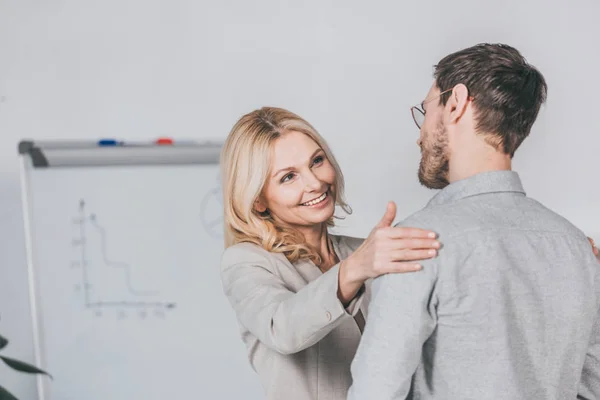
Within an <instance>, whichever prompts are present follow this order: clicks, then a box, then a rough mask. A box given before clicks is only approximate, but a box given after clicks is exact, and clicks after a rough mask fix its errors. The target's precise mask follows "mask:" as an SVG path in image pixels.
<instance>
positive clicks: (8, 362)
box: [0, 356, 52, 379]
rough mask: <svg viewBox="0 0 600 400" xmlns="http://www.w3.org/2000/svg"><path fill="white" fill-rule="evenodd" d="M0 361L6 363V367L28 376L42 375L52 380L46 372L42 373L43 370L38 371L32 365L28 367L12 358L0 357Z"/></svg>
mask: <svg viewBox="0 0 600 400" xmlns="http://www.w3.org/2000/svg"><path fill="white" fill-rule="evenodd" d="M0 360H2V361H4V362H5V363H6V365H8V366H9V367H11V368H12V369H14V370H17V371H20V372H27V373H29V374H44V375H47V376H48V377H50V379H52V375H50V374H49V373H47V372H46V371H43V370H41V369H39V368H38V367H34V366H33V365H29V364H27V363H25V362H23V361H19V360H15V359H14V358H8V357H4V356H0Z"/></svg>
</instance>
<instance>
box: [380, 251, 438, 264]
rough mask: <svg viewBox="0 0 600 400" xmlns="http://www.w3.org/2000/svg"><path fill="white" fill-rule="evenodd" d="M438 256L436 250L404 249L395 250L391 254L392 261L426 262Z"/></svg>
mask: <svg viewBox="0 0 600 400" xmlns="http://www.w3.org/2000/svg"><path fill="white" fill-rule="evenodd" d="M436 255H437V250H436V249H428V250H425V249H420V250H415V249H403V250H393V251H391V253H390V259H391V260H390V261H393V262H396V261H415V260H426V259H428V258H433V257H435V256H436Z"/></svg>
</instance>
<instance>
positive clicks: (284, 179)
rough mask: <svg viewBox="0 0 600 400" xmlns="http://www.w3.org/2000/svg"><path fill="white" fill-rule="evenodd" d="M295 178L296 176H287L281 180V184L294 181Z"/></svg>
mask: <svg viewBox="0 0 600 400" xmlns="http://www.w3.org/2000/svg"><path fill="white" fill-rule="evenodd" d="M293 177H294V174H287V175H285V176H284V177H283V178H281V183H285V182H287V181H289V180H290V179H292V178H293Z"/></svg>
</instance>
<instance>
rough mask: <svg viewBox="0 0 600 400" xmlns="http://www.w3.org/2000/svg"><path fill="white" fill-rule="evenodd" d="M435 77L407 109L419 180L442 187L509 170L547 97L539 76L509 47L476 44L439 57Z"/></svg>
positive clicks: (435, 186) (536, 71) (544, 83)
mask: <svg viewBox="0 0 600 400" xmlns="http://www.w3.org/2000/svg"><path fill="white" fill-rule="evenodd" d="M434 78H435V82H434V84H433V85H432V87H431V89H430V90H429V93H428V94H427V97H426V98H425V100H424V101H423V102H422V103H421V105H420V106H415V107H413V110H412V112H413V116H414V117H415V122H417V125H418V126H419V127H420V129H421V135H420V139H419V141H418V144H419V146H420V147H421V152H422V157H421V165H420V167H419V181H420V182H421V183H422V184H423V185H424V186H427V187H429V188H433V189H441V188H444V187H445V186H447V185H448V183H449V182H453V181H455V180H459V179H462V178H466V177H468V176H470V175H473V174H475V173H478V172H484V171H487V170H494V169H509V168H510V160H511V159H512V157H513V156H514V154H515V151H516V150H517V148H518V147H519V146H520V145H521V143H522V142H523V140H524V139H525V138H526V137H527V136H528V135H529V132H530V131H531V127H532V125H533V123H534V122H535V120H536V118H537V115H538V112H539V110H540V107H541V105H542V104H543V103H544V102H545V100H546V92H547V86H546V82H545V80H544V77H543V76H542V74H541V73H540V72H539V71H538V70H537V69H536V68H535V67H533V66H532V65H530V64H528V63H527V61H526V60H525V58H523V56H521V54H520V53H519V52H518V51H517V50H516V49H514V48H512V47H510V46H507V45H503V44H479V45H476V46H473V47H469V48H467V49H464V50H461V51H458V52H456V53H453V54H450V55H448V56H446V57H444V58H443V59H442V60H441V61H440V62H439V63H438V64H437V65H436V66H435V71H434Z"/></svg>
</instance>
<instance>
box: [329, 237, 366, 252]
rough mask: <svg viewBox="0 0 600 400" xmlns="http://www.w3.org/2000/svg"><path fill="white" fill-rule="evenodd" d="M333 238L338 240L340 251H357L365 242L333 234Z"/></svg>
mask: <svg viewBox="0 0 600 400" xmlns="http://www.w3.org/2000/svg"><path fill="white" fill-rule="evenodd" d="M331 237H332V238H333V239H335V240H336V242H337V244H338V246H339V248H340V250H349V251H350V252H353V251H355V250H356V249H358V247H359V246H360V245H361V244H362V243H363V242H364V241H365V239H363V238H358V237H354V236H346V235H336V234H331Z"/></svg>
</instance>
